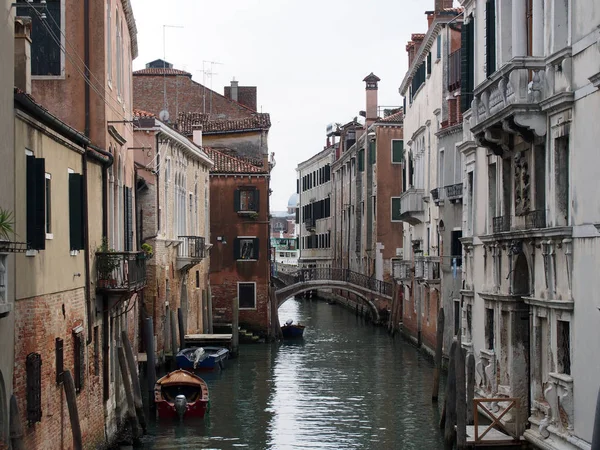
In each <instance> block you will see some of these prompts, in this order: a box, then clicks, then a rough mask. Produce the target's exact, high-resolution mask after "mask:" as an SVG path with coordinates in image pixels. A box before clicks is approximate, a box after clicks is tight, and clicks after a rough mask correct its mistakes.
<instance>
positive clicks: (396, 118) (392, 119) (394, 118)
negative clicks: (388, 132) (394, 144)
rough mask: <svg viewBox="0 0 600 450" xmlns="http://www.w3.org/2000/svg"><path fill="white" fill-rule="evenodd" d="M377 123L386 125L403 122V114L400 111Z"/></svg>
mask: <svg viewBox="0 0 600 450" xmlns="http://www.w3.org/2000/svg"><path fill="white" fill-rule="evenodd" d="M378 122H387V123H400V122H404V113H403V112H402V110H400V111H398V112H396V113H394V114H390V115H389V116H387V117H385V118H383V119H381V120H379V121H378Z"/></svg>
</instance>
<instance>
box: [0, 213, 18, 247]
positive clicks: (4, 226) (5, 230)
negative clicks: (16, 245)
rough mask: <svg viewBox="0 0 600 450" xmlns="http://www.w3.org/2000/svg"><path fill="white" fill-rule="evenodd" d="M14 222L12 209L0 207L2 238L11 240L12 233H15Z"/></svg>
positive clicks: (0, 234) (0, 236)
mask: <svg viewBox="0 0 600 450" xmlns="http://www.w3.org/2000/svg"><path fill="white" fill-rule="evenodd" d="M14 224H15V222H14V215H13V213H12V211H9V210H7V209H3V208H0V240H3V241H9V240H10V235H11V234H13V233H14Z"/></svg>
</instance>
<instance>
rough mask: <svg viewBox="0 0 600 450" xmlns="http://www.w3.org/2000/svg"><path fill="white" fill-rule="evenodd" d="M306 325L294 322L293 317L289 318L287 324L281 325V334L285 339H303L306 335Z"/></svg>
mask: <svg viewBox="0 0 600 450" xmlns="http://www.w3.org/2000/svg"><path fill="white" fill-rule="evenodd" d="M304 328H306V327H305V326H304V325H300V324H297V325H295V324H294V321H293V320H292V319H289V320H288V321H287V322H286V323H285V325H283V326H282V327H281V334H282V335H283V338H284V339H302V337H303V336H304Z"/></svg>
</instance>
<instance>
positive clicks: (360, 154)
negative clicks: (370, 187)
mask: <svg viewBox="0 0 600 450" xmlns="http://www.w3.org/2000/svg"><path fill="white" fill-rule="evenodd" d="M364 170H365V149H364V148H361V149H360V150H359V151H358V171H359V172H364Z"/></svg>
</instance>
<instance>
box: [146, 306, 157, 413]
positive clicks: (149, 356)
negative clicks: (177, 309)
mask: <svg viewBox="0 0 600 450" xmlns="http://www.w3.org/2000/svg"><path fill="white" fill-rule="evenodd" d="M144 324H145V327H144V341H145V347H146V380H147V382H148V387H147V389H148V405H149V406H150V407H151V408H152V407H153V406H154V385H155V384H156V361H155V355H156V353H155V350H154V324H153V323H152V317H148V318H147V319H146V320H145V321H144Z"/></svg>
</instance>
